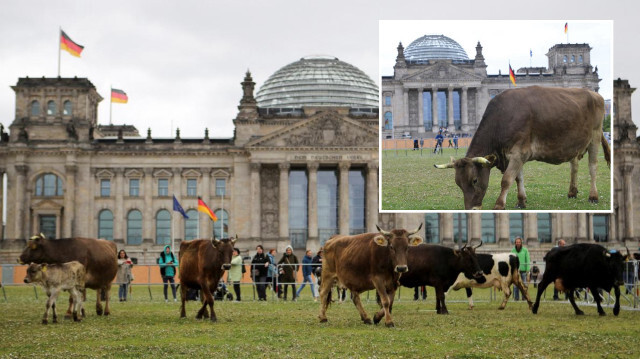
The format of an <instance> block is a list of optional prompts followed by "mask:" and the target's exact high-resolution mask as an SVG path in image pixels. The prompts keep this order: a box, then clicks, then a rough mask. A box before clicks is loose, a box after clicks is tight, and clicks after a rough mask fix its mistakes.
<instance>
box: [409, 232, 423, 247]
mask: <svg viewBox="0 0 640 359" xmlns="http://www.w3.org/2000/svg"><path fill="white" fill-rule="evenodd" d="M422 242H423V239H422V237H420V236H417V235H413V236H411V237H409V244H410V245H412V246H417V245H418V244H420V243H422Z"/></svg>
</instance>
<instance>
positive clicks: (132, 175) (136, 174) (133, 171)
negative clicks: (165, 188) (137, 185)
mask: <svg viewBox="0 0 640 359" xmlns="http://www.w3.org/2000/svg"><path fill="white" fill-rule="evenodd" d="M142 175H143V173H142V171H140V170H137V169H135V168H132V169H129V170H126V171H125V172H124V176H125V177H127V178H138V177H142Z"/></svg>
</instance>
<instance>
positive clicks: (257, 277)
mask: <svg viewBox="0 0 640 359" xmlns="http://www.w3.org/2000/svg"><path fill="white" fill-rule="evenodd" d="M269 263H270V262H269V256H267V255H266V254H265V253H264V248H263V247H262V246H261V245H260V244H258V246H257V247H256V255H255V256H254V257H253V260H252V261H251V274H252V276H253V282H254V283H255V284H256V291H257V292H258V300H261V301H266V300H267V272H268V271H269Z"/></svg>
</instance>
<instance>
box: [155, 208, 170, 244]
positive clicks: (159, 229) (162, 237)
mask: <svg viewBox="0 0 640 359" xmlns="http://www.w3.org/2000/svg"><path fill="white" fill-rule="evenodd" d="M156 244H159V245H167V244H171V213H169V211H167V210H166V209H161V210H159V211H158V213H157V214H156Z"/></svg>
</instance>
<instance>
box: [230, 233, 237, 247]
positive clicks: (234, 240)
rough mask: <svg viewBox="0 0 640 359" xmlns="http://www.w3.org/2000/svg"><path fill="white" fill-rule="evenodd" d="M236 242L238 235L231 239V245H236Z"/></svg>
mask: <svg viewBox="0 0 640 359" xmlns="http://www.w3.org/2000/svg"><path fill="white" fill-rule="evenodd" d="M237 240H238V233H236V237H235V238H233V239H231V244H234V243H236V241H237Z"/></svg>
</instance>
